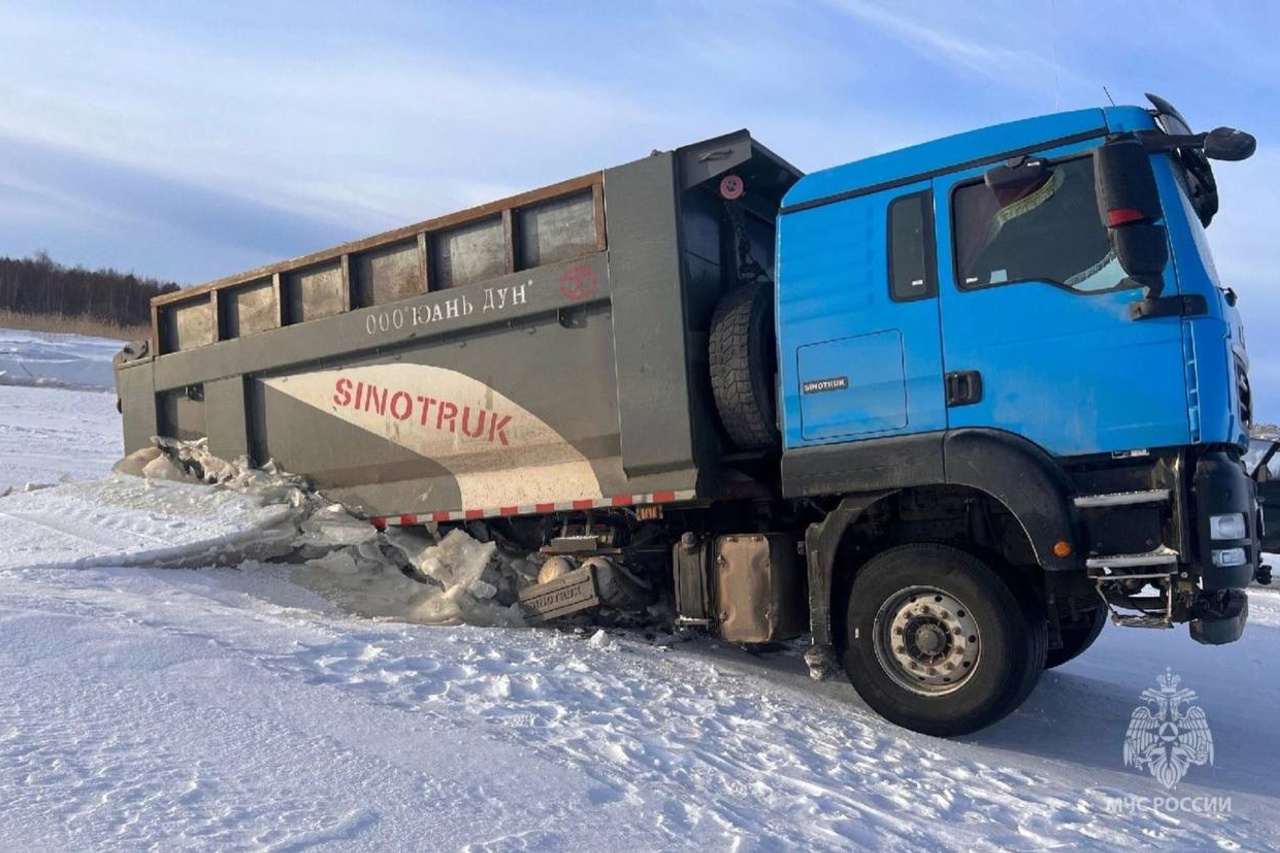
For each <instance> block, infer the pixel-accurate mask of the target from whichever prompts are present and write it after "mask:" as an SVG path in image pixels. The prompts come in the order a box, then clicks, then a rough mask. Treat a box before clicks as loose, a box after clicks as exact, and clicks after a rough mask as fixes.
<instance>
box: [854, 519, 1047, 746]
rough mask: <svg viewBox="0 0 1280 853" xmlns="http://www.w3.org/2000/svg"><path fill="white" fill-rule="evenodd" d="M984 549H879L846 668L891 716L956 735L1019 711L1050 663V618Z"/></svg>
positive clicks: (858, 604)
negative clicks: (980, 554)
mask: <svg viewBox="0 0 1280 853" xmlns="http://www.w3.org/2000/svg"><path fill="white" fill-rule="evenodd" d="M1043 617H1044V613H1043V609H1042V607H1041V606H1040V604H1039V602H1028V601H1023V602H1020V601H1019V600H1018V599H1017V598H1016V597H1015V596H1014V593H1013V591H1012V590H1011V589H1010V587H1009V586H1008V585H1007V584H1006V583H1005V582H1004V580H1002V579H1001V578H1000V576H999V575H998V574H996V572H994V571H993V570H992V569H991V568H990V567H989V566H988V565H987V564H986V563H984V562H983V561H982V560H980V559H978V558H977V557H975V556H974V555H972V554H970V553H968V552H966V551H962V550H960V549H959V548H953V547H950V546H947V545H935V544H918V545H902V546H899V547H896V548H892V549H890V550H888V551H885V552H884V553H882V554H879V555H877V556H875V557H873V558H872V559H871V560H869V561H868V562H867V564H866V565H864V566H863V567H862V568H861V569H860V570H859V571H858V574H857V576H856V577H855V578H854V581H853V588H852V590H851V591H850V594H849V607H848V614H847V619H848V621H847V625H846V628H847V630H846V633H845V636H846V640H845V648H844V665H845V671H846V672H847V673H848V675H849V680H850V681H851V682H852V683H853V686H854V689H856V690H857V691H858V694H859V695H860V696H862V698H863V700H864V701H866V703H867V704H868V705H870V706H871V708H872V709H873V710H875V711H876V712H877V713H879V714H880V715H881V716H883V717H884V718H885V719H887V720H889V721H890V722H893V723H897V724H898V725H900V726H903V727H905V728H908V729H912V730H913V731H917V732H922V733H924V734H930V735H938V736H941V737H949V736H953V735H962V734H968V733H969V732H974V731H977V730H978V729H981V728H984V727H985V726H989V725H991V724H992V723H994V722H996V721H997V720H1000V719H1001V718H1003V717H1005V716H1006V715H1007V714H1009V713H1010V712H1012V711H1013V710H1014V709H1015V708H1017V707H1018V706H1019V705H1020V704H1022V702H1023V700H1025V699H1026V698H1027V696H1028V695H1029V694H1030V693H1031V690H1032V688H1034V687H1035V684H1036V681H1037V680H1038V679H1039V677H1040V673H1041V671H1042V670H1043V669H1044V662H1045V646H1046V642H1047V624H1046V620H1045V619H1044V618H1043Z"/></svg>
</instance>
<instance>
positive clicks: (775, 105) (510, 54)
mask: <svg viewBox="0 0 1280 853" xmlns="http://www.w3.org/2000/svg"><path fill="white" fill-rule="evenodd" d="M624 10H625V11H624ZM0 44H3V46H4V49H3V50H2V51H0V254H8V255H25V254H29V253H31V252H34V251H36V250H38V249H45V250H48V251H49V252H50V253H51V254H52V255H53V256H54V257H55V258H56V259H58V260H61V261H63V262H66V263H72V264H76V263H81V264H85V265H86V266H91V267H92V266H102V265H110V266H115V267H117V268H121V269H127V270H134V271H136V272H138V273H145V274H151V275H157V276H162V277H168V278H175V279H177V280H179V281H181V282H184V283H195V282H198V281H202V280H206V279H210V278H214V277H217V276H220V275H224V274H228V273H232V272H236V271H238V270H240V269H243V268H246V267H250V266H255V265H258V264H261V263H266V262H268V261H271V260H275V259H279V258H283V257H287V256H291V255H296V254H301V253H304V252H307V251H311V250H314V249H319V248H322V247H324V246H327V245H331V244H333V243H336V242H339V241H342V240H346V239H351V238H355V237H359V236H363V235H366V234H369V233H372V232H375V231H379V230H382V229H385V228H390V227H394V226H396V225H401V224H405V223H408V222H411V221H415V220H419V219H424V218H427V217H429V216H432V215H435V214H439V213H444V212H447V211H450V210H453V209H456V208H459V207H463V206H467V205H471V204H475V203H479V202H483V201H487V200H490V199H493V198H496V197H499V196H502V195H506V194H509V193H512V192H517V191H520V190H523V189H529V188H532V187H535V186H538V185H541V184H544V183H549V182H551V181H554V180H557V179H560V178H565V177H570V176H572V175H576V174H580V173H583V172H586V171H590V170H593V169H596V168H600V167H603V166H609V165H613V164H616V163H620V162H623V161H626V160H630V159H634V158H635V157H639V156H643V155H644V154H646V153H648V152H649V151H650V150H651V149H653V148H671V147H674V146H677V145H680V144H683V143H685V142H689V141H693V140H696V139H699V138H703V137H706V136H710V135H714V134H718V133H722V132H724V131H727V130H731V129H736V128H739V127H749V128H750V129H751V130H752V131H753V132H754V133H755V135H756V136H758V137H759V138H760V139H761V140H763V141H764V142H765V143H766V144H767V145H769V146H770V147H772V148H773V149H775V150H776V151H778V152H779V153H781V154H782V155H783V156H785V157H787V158H788V159H790V160H791V161H792V162H793V163H795V164H796V165H797V166H799V167H801V168H802V169H806V170H813V169H818V168H822V167H825V166H831V165H835V164H838V163H841V162H845V161H848V160H853V159H857V158H859V157H863V156H865V155H868V154H873V153H877V152H880V151H885V150H889V149H892V148H897V147H900V146H903V145H908V144H912V143H915V142H921V141H924V140H927V139H930V138H933V137H936V136H940V135H945V134H948V133H954V132H958V131H963V130H967V129H971V128H974V127H980V126H983V125H988V124H993V123H996V122H1000V121H1006V120H1011V119H1016V118H1024V117H1027V116H1031V115H1037V114H1040V113H1045V112H1051V111H1053V110H1055V109H1063V110H1066V109H1075V108H1078V107H1086V106H1099V105H1102V104H1103V103H1105V96H1104V95H1103V90H1102V87H1103V85H1106V86H1107V87H1108V88H1109V90H1110V92H1111V95H1112V96H1113V97H1114V98H1115V100H1116V102H1117V103H1142V102H1143V101H1142V93H1143V92H1144V91H1153V92H1156V93H1158V94H1161V95H1164V96H1165V97H1167V98H1169V99H1170V100H1171V101H1173V103H1175V104H1176V105H1178V106H1179V107H1180V108H1181V109H1182V111H1183V112H1184V113H1185V114H1186V115H1187V117H1188V118H1189V119H1190V120H1191V122H1192V123H1193V124H1194V125H1196V126H1197V127H1199V128H1200V129H1208V128H1210V127H1214V126H1217V125H1220V124H1231V125H1235V126H1238V127H1241V128H1244V129H1246V130H1249V131H1250V132H1252V133H1254V134H1255V135H1256V136H1257V137H1258V140H1259V148H1258V154H1257V155H1256V156H1255V157H1254V158H1253V159H1252V160H1249V161H1247V162H1245V163H1238V164H1222V165H1221V166H1219V167H1218V175H1219V181H1220V185H1221V193H1222V204H1223V209H1222V213H1221V214H1220V215H1219V218H1218V219H1217V220H1216V221H1215V222H1214V224H1213V227H1212V228H1210V230H1209V235H1210V241H1211V243H1212V245H1213V248H1214V252H1215V255H1216V258H1217V261H1218V267H1219V271H1220V272H1221V274H1222V276H1223V279H1224V281H1225V282H1226V283H1228V284H1230V285H1231V286H1232V287H1234V288H1235V289H1236V290H1237V291H1238V292H1239V293H1240V294H1241V309H1242V310H1243V311H1244V312H1245V315H1246V323H1247V324H1248V327H1249V340H1250V347H1251V355H1252V357H1253V360H1254V364H1255V366H1254V370H1253V373H1254V382H1255V385H1256V386H1257V387H1258V389H1259V394H1260V398H1261V399H1260V410H1261V411H1260V414H1261V416H1262V417H1264V418H1265V419H1268V420H1273V421H1274V420H1280V333H1277V331H1275V330H1272V329H1271V328H1269V324H1270V322H1271V321H1272V317H1274V316H1277V312H1276V309H1277V308H1280V283H1278V282H1276V281H1275V279H1276V278H1277V274H1276V272H1275V271H1276V270H1277V267H1280V226H1278V225H1277V223H1280V202H1278V201H1277V194H1278V193H1280V153H1278V152H1280V148H1278V147H1277V145H1276V140H1278V139H1280V110H1277V107H1278V106H1280V98H1278V97H1277V95H1278V94H1280V3H1269V2H1255V3H1246V2H1229V3H1227V2H1224V3H1208V2H1195V3H1192V2H1176V0H1166V1H1165V2H1139V0H1126V2H1116V3H1100V2H1084V0H1021V2H971V3H955V2H945V3H942V2H939V3H926V2H909V3H873V2H863V0H828V2H817V1H816V0H806V2H750V0H737V1H736V2H725V3H710V2H706V3H699V2H671V3H652V4H646V3H641V2H631V3H626V4H617V5H616V6H614V5H613V4H609V3H596V4H586V3H560V2H538V3H489V4H485V3H457V4H432V3H427V2H404V3H380V2H374V1H373V0H369V2H364V3H328V2H322V1H321V0H313V2H306V3H286V2H262V0H257V2H252V3H244V2H236V0H223V2H218V3H184V2H162V0H156V2H136V3H134V2H114V3H110V4H105V3H98V2H59V3H56V4H54V3H48V2H30V3H25V2H18V3H14V2H7V0H0ZM1273 401H1274V402H1273Z"/></svg>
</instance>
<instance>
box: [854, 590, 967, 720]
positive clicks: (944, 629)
mask: <svg viewBox="0 0 1280 853" xmlns="http://www.w3.org/2000/svg"><path fill="white" fill-rule="evenodd" d="M872 632H873V637H872V646H873V647H874V649H875V653H876V659H877V660H878V661H879V662H880V667H881V668H882V669H883V670H884V671H885V672H886V673H887V674H888V675H889V677H890V678H892V679H893V680H894V681H895V682H897V684H898V685H899V686H900V687H903V688H905V689H907V690H910V691H911V692H912V693H919V694H922V695H925V696H938V695H941V694H943V693H950V692H952V691H953V690H957V689H959V688H960V687H962V686H963V685H964V684H965V683H966V682H967V681H968V680H969V679H970V678H972V677H973V673H974V672H975V671H976V670H977V669H978V661H979V657H980V656H981V652H982V636H981V634H980V633H979V632H978V623H977V621H975V620H974V618H973V612H972V611H971V610H970V609H969V607H968V606H967V605H965V604H964V603H963V602H962V601H960V600H959V599H957V598H956V597H955V596H954V595H951V594H950V593H948V592H944V591H943V590H940V589H938V588H936V587H931V586H913V587H908V588H907V589H904V590H901V591H899V592H897V593H895V594H893V595H891V596H889V598H888V599H886V601H885V603H884V604H883V605H882V606H881V607H880V610H879V612H877V613H876V618H875V622H874V623H873V624H872Z"/></svg>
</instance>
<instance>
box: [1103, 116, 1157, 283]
mask: <svg viewBox="0 0 1280 853" xmlns="http://www.w3.org/2000/svg"><path fill="white" fill-rule="evenodd" d="M1093 179H1094V189H1095V191H1096V193H1097V196H1098V215H1099V216H1100V217H1101V218H1102V224H1103V225H1105V226H1106V227H1107V231H1108V237H1109V238H1110V240H1111V248H1112V249H1113V250H1114V251H1115V253H1116V259H1117V260H1118V261H1119V262H1120V266H1121V267H1122V268H1123V269H1124V271H1125V274H1126V275H1128V276H1129V278H1131V279H1133V280H1134V281H1136V282H1138V283H1140V284H1142V285H1144V286H1145V287H1146V288H1147V295H1148V297H1150V298H1152V299H1154V298H1156V297H1158V296H1159V295H1160V292H1161V291H1162V290H1163V289H1164V281H1163V280H1162V279H1161V274H1162V273H1163V272H1164V268H1165V266H1166V265H1167V264H1168V261H1169V245H1168V242H1167V239H1166V236H1165V229H1164V226H1163V225H1156V224H1155V221H1156V220H1157V219H1159V218H1160V217H1161V211H1160V193H1159V190H1158V189H1157V188H1156V177H1155V171H1154V169H1153V168H1152V166H1151V156H1150V155H1149V154H1148V153H1147V149H1146V147H1145V146H1144V145H1143V144H1142V141H1141V140H1140V139H1138V138H1137V137H1136V136H1134V135H1132V134H1123V135H1120V136H1116V137H1114V138H1112V139H1111V140H1109V141H1108V142H1107V143H1106V144H1105V145H1102V146H1101V147H1099V148H1098V149H1097V150H1096V151H1095V152H1094V155H1093Z"/></svg>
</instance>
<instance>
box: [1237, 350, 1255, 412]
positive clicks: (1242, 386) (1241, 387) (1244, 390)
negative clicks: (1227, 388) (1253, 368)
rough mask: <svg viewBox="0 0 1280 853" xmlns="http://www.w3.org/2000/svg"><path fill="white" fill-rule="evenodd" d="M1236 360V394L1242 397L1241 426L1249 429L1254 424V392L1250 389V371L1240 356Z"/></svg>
mask: <svg viewBox="0 0 1280 853" xmlns="http://www.w3.org/2000/svg"><path fill="white" fill-rule="evenodd" d="M1235 362H1236V394H1237V396H1238V397H1239V399H1240V426H1241V427H1242V428H1243V429H1246V430H1247V429H1249V427H1251V426H1253V392H1252V391H1251V390H1250V389H1249V372H1248V371H1247V370H1246V369H1245V366H1244V361H1243V360H1242V359H1241V358H1240V356H1236V357H1235Z"/></svg>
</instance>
